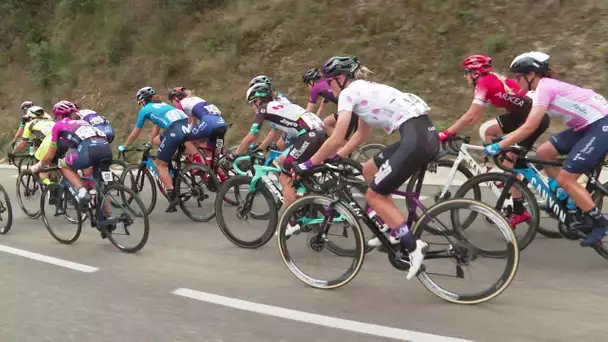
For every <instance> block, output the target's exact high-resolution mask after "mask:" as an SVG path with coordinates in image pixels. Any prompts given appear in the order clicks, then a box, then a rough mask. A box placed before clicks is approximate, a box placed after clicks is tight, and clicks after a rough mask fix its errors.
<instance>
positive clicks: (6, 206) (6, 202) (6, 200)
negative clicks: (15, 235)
mask: <svg viewBox="0 0 608 342" xmlns="http://www.w3.org/2000/svg"><path fill="white" fill-rule="evenodd" d="M0 193H1V194H2V196H1V197H0V201H2V202H3V203H0V218H1V220H2V221H4V219H3V218H2V216H1V215H2V214H3V213H4V212H8V215H7V219H6V224H5V225H4V226H3V227H1V228H0V234H2V235H4V234H6V233H8V232H9V231H10V230H11V228H12V227H13V206H12V204H11V199H10V197H8V193H7V192H6V189H5V188H4V186H3V185H2V184H0Z"/></svg>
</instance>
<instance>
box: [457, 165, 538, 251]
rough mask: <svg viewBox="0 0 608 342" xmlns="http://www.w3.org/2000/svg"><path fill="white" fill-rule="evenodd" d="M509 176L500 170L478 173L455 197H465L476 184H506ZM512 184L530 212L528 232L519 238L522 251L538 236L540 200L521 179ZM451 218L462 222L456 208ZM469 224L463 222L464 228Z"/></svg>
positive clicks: (518, 242)
mask: <svg viewBox="0 0 608 342" xmlns="http://www.w3.org/2000/svg"><path fill="white" fill-rule="evenodd" d="M509 177H510V175H509V174H505V173H498V172H489V173H484V174H480V175H477V176H475V177H473V178H471V179H469V180H468V181H466V182H465V183H464V184H463V185H462V186H461V187H460V188H459V189H458V191H456V193H455V194H454V198H463V197H464V195H466V193H467V192H468V191H469V189H470V188H472V187H474V186H475V187H477V188H479V187H480V186H479V183H486V182H492V183H503V184H505V183H506V182H507V179H508V178H509ZM512 186H513V187H515V188H516V189H517V190H518V191H519V192H520V193H521V194H522V195H523V198H524V203H527V204H528V208H527V210H528V213H529V214H530V221H528V222H527V223H528V231H527V232H526V234H524V236H523V237H522V238H521V239H518V240H517V244H518V246H519V250H520V251H522V250H524V249H525V248H526V247H528V245H530V243H532V241H533V240H534V238H535V237H536V231H537V229H538V225H539V223H540V210H539V208H538V202H537V200H536V196H534V194H533V193H532V191H530V189H528V186H527V185H526V184H524V183H523V182H521V181H519V180H515V182H513V185H512ZM505 190H506V189H505ZM487 202H488V201H484V203H487ZM495 210H498V209H496V208H495ZM501 213H502V212H501ZM475 216H477V215H475ZM451 218H452V224H454V223H455V222H460V221H459V217H458V211H456V210H454V211H452V213H451ZM469 226H470V224H469V225H465V224H462V229H463V230H466V229H467V228H468V227H469ZM480 250H481V251H483V250H482V249H481V248H480ZM484 253H488V255H492V254H495V255H496V256H500V255H499V254H498V253H494V252H490V251H484Z"/></svg>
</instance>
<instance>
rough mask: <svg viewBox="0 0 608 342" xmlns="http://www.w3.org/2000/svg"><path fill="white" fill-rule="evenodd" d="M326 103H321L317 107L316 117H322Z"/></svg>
mask: <svg viewBox="0 0 608 342" xmlns="http://www.w3.org/2000/svg"><path fill="white" fill-rule="evenodd" d="M326 103H327V101H321V104H320V105H319V109H317V116H318V117H321V116H322V115H323V111H324V110H325V104H326Z"/></svg>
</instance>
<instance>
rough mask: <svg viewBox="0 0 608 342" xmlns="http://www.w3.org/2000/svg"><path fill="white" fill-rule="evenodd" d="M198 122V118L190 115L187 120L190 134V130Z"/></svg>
mask: <svg viewBox="0 0 608 342" xmlns="http://www.w3.org/2000/svg"><path fill="white" fill-rule="evenodd" d="M197 122H198V118H197V117H196V116H194V115H190V117H189V118H188V129H190V131H191V132H192V129H193V128H194V126H195V125H196V124H197Z"/></svg>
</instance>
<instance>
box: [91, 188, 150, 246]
mask: <svg viewBox="0 0 608 342" xmlns="http://www.w3.org/2000/svg"><path fill="white" fill-rule="evenodd" d="M115 189H117V190H118V191H119V193H120V197H121V199H124V198H125V197H126V196H125V195H124V194H123V193H124V192H128V193H129V198H131V199H132V200H131V202H130V203H128V204H127V207H128V209H129V211H131V213H132V214H133V215H134V216H136V217H138V218H139V219H143V220H144V234H143V236H142V239H141V240H140V241H139V243H138V244H137V245H135V246H134V247H131V248H127V247H125V246H122V245H121V244H120V243H118V241H116V239H115V238H114V235H113V234H114V233H113V232H112V231H111V230H107V231H106V233H107V237H108V240H110V242H111V243H112V244H113V245H114V247H116V248H118V249H119V250H120V251H122V252H125V253H136V252H138V251H140V250H141V249H142V248H143V247H144V246H145V245H146V242H148V237H149V235H150V220H149V217H148V213H147V212H146V210H145V209H146V207H145V206H144V203H143V202H142V200H141V199H140V198H139V196H138V195H137V193H136V192H135V191H133V190H132V189H131V188H129V187H127V186H124V185H122V184H120V183H114V184H111V185H109V186H107V187H105V189H104V196H103V197H102V198H103V201H102V205H103V203H104V202H105V201H106V196H105V194H107V193H109V192H110V191H111V190H115ZM133 203H135V204H136V205H137V206H139V208H140V209H141V211H139V212H141V213H142V215H141V216H139V215H137V214H135V212H133V208H132V205H133Z"/></svg>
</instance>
